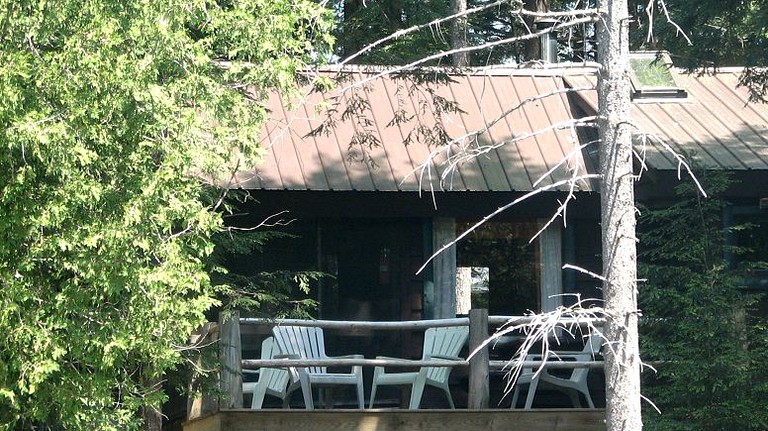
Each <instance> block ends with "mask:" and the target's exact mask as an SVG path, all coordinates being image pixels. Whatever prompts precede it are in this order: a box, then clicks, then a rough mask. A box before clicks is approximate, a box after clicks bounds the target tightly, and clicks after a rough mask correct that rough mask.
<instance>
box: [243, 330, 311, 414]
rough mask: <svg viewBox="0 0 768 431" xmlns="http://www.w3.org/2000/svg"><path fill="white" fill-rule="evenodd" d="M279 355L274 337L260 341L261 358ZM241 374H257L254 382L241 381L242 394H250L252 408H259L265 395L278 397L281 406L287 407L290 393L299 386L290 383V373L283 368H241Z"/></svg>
mask: <svg viewBox="0 0 768 431" xmlns="http://www.w3.org/2000/svg"><path fill="white" fill-rule="evenodd" d="M279 356H280V355H279V349H278V347H277V344H276V343H275V340H274V338H272V337H268V338H266V339H264V341H262V343H261V359H275V358H277V357H279ZM243 374H256V375H258V380H257V381H256V382H245V383H243V394H252V397H251V408H252V409H260V408H261V407H262V405H263V404H264V398H265V396H266V395H270V396H273V397H277V398H280V399H281V400H282V401H283V407H287V405H288V401H289V398H290V395H291V393H293V391H294V390H296V389H298V387H299V385H298V384H290V383H291V375H290V373H289V372H288V371H286V370H284V369H279V368H261V369H259V370H243ZM294 380H295V379H294Z"/></svg>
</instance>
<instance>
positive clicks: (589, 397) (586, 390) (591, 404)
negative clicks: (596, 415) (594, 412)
mask: <svg viewBox="0 0 768 431" xmlns="http://www.w3.org/2000/svg"><path fill="white" fill-rule="evenodd" d="M581 393H583V394H584V397H585V398H586V399H587V405H588V406H589V408H590V409H594V408H595V403H594V402H593V401H592V395H591V394H590V393H589V387H588V386H587V385H586V384H585V385H584V387H583V388H582V391H581Z"/></svg>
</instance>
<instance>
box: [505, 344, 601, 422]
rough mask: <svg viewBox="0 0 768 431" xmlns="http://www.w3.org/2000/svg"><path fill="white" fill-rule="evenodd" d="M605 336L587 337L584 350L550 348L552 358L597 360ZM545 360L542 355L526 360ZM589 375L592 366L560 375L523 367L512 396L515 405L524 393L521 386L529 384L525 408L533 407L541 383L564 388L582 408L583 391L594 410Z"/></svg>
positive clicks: (573, 402) (576, 405)
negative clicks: (521, 391)
mask: <svg viewBox="0 0 768 431" xmlns="http://www.w3.org/2000/svg"><path fill="white" fill-rule="evenodd" d="M602 340H603V338H602V336H600V335H596V334H593V335H590V336H589V337H587V339H586V342H585V343H584V349H583V350H582V351H580V352H579V351H550V352H549V356H548V358H549V360H567V361H591V360H594V359H595V355H597V354H598V353H599V352H600V348H601V346H602ZM541 359H542V355H535V354H534V355H528V357H526V360H528V361H539V360H541ZM588 375H589V368H586V367H579V368H574V369H572V370H571V371H570V375H569V376H568V377H560V376H558V375H554V374H552V373H550V372H549V370H548V369H546V368H545V369H543V370H541V371H540V372H538V373H537V372H536V371H535V370H533V369H531V368H525V369H523V371H522V373H521V374H520V376H519V377H518V379H517V382H515V390H514V393H513V395H512V406H511V407H512V408H515V407H517V399H518V396H519V392H520V387H521V386H524V385H528V395H527V397H526V399H525V406H524V408H526V409H530V408H531V406H532V405H533V399H534V397H535V396H536V389H537V388H538V386H539V384H541V385H542V386H548V387H553V388H555V389H560V390H564V391H565V392H567V393H568V395H569V396H570V398H571V404H573V407H577V408H578V407H582V405H581V400H580V399H579V394H583V395H584V398H585V399H586V400H587V405H588V406H589V408H591V409H594V408H595V403H594V402H593V401H592V396H591V394H590V393H589V386H588V384H587V377H588Z"/></svg>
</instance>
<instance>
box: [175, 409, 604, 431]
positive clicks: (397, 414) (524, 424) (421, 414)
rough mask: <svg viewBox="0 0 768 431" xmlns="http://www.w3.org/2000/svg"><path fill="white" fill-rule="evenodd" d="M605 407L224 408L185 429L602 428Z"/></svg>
mask: <svg viewBox="0 0 768 431" xmlns="http://www.w3.org/2000/svg"><path fill="white" fill-rule="evenodd" d="M605 429H606V428H605V411H604V410H602V409H598V410H581V409H568V410H565V409H562V410H561V409H546V410H544V409H542V410H526V411H521V410H452V411H447V410H415V411H407V410H327V411H313V412H305V411H286V410H260V411H254V410H228V411H221V412H219V413H216V414H214V415H211V416H207V417H204V418H200V419H195V420H192V421H188V422H186V423H185V424H184V431H225V430H226V431H296V430H312V431H347V430H352V431H467V430H483V431H502V430H503V431H530V430H536V431H600V430H605Z"/></svg>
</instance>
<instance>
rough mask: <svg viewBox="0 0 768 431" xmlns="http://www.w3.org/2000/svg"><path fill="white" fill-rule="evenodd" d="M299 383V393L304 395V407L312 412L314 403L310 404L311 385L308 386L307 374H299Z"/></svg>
mask: <svg viewBox="0 0 768 431" xmlns="http://www.w3.org/2000/svg"><path fill="white" fill-rule="evenodd" d="M299 381H300V382H301V393H302V394H303V395H304V406H305V407H306V409H307V410H314V409H315V403H314V402H312V385H310V384H309V376H307V373H305V372H302V373H300V374H299Z"/></svg>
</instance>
